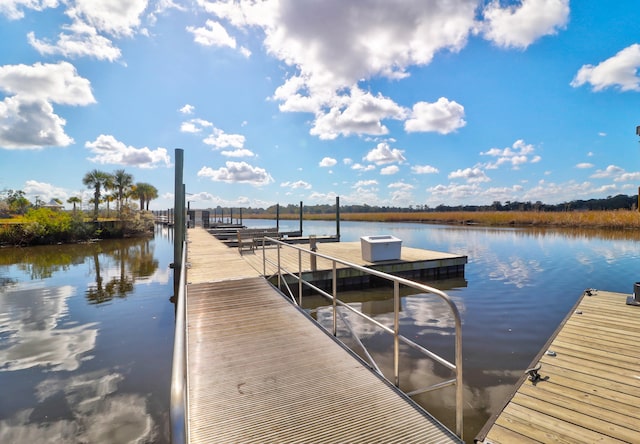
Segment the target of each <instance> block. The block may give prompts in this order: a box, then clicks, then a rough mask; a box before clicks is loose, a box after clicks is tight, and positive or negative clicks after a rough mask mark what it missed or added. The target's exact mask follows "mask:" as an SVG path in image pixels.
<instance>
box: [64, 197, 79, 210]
mask: <svg viewBox="0 0 640 444" xmlns="http://www.w3.org/2000/svg"><path fill="white" fill-rule="evenodd" d="M67 203H70V204H73V212H74V213H75V212H76V204H81V203H82V199H80V198H79V197H78V196H73V197H70V198H69V199H67Z"/></svg>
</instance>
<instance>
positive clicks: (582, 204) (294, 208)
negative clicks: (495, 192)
mask: <svg viewBox="0 0 640 444" xmlns="http://www.w3.org/2000/svg"><path fill="white" fill-rule="evenodd" d="M637 208H638V196H637V195H635V196H627V195H624V194H618V195H616V196H607V197H606V198H602V199H588V200H579V199H578V200H572V201H569V202H562V203H558V204H545V203H543V202H541V201H536V202H531V201H525V202H520V201H505V202H501V201H494V202H493V203H491V204H490V205H445V204H440V205H438V206H435V207H429V206H428V205H422V204H417V205H409V206H408V207H400V206H377V205H367V204H362V205H340V211H341V212H344V213H411V212H426V213H429V212H431V213H444V212H453V211H472V212H476V211H549V212H554V211H595V210H623V209H624V210H636V209H637ZM215 210H216V211H217V212H219V213H229V211H230V210H231V208H228V207H221V206H218V207H217V208H216V209H215ZM242 212H243V214H247V215H249V214H252V215H275V214H276V212H279V213H280V214H299V213H300V206H299V205H293V204H289V205H286V206H285V205H271V206H270V207H267V208H252V207H249V208H243V209H242ZM304 212H305V213H306V214H331V213H335V212H336V206H335V205H328V204H321V205H304Z"/></svg>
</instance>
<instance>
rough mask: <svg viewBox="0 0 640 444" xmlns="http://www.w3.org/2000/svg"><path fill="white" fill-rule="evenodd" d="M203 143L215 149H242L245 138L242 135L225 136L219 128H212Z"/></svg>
mask: <svg viewBox="0 0 640 444" xmlns="http://www.w3.org/2000/svg"><path fill="white" fill-rule="evenodd" d="M203 142H204V143H206V144H207V145H213V146H214V147H215V148H227V147H232V148H244V142H245V137H244V136H243V135H242V134H227V133H225V132H224V131H223V130H221V129H219V128H213V131H212V132H211V134H210V135H209V136H207V138H205V139H204V140H203Z"/></svg>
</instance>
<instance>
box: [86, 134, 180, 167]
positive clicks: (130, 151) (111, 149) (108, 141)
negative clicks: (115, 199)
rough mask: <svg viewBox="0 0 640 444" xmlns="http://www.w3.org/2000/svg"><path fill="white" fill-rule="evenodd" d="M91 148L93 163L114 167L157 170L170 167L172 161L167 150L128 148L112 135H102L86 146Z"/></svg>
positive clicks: (90, 158)
mask: <svg viewBox="0 0 640 444" xmlns="http://www.w3.org/2000/svg"><path fill="white" fill-rule="evenodd" d="M84 146H85V147H86V148H89V151H91V152H92V153H93V154H95V156H94V157H89V158H88V159H89V160H90V161H91V162H95V163H100V164H112V165H127V166H135V167H138V168H157V167H158V166H162V165H164V166H166V167H168V166H170V165H171V159H170V157H169V154H168V153H167V149H166V148H156V149H155V150H151V149H149V148H147V147H144V148H135V147H132V146H127V145H126V144H124V143H123V142H120V141H119V140H117V139H116V138H115V137H113V136H111V135H105V134H100V135H99V136H98V138H96V140H94V141H93V142H86V143H85V145H84Z"/></svg>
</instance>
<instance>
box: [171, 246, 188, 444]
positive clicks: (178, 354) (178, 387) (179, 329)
mask: <svg viewBox="0 0 640 444" xmlns="http://www.w3.org/2000/svg"><path fill="white" fill-rule="evenodd" d="M186 282H187V245H186V242H184V243H183V246H182V263H181V267H180V284H179V285H178V294H177V298H178V299H177V301H176V327H175V336H174V340H173V366H172V368H171V405H170V415H171V443H172V444H186V443H187V442H189V436H188V434H189V430H188V426H187V424H188V423H187V421H188V419H189V412H188V406H187V396H188V393H187V347H186V343H187V332H186V325H187V324H186V302H187V301H186V298H187V287H186Z"/></svg>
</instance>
